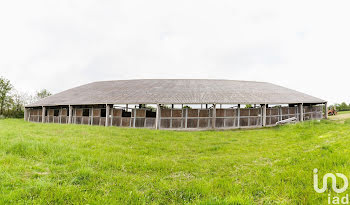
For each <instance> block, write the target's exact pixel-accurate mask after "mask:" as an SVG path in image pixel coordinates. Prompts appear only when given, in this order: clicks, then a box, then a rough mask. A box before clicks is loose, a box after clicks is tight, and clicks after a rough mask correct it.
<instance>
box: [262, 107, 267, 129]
mask: <svg viewBox="0 0 350 205" xmlns="http://www.w3.org/2000/svg"><path fill="white" fill-rule="evenodd" d="M262 126H263V127H265V126H266V104H264V105H263V106H262Z"/></svg>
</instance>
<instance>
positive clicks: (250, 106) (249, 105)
mask: <svg viewBox="0 0 350 205" xmlns="http://www.w3.org/2000/svg"><path fill="white" fill-rule="evenodd" d="M245 108H253V106H252V105H251V104H246V105H245Z"/></svg>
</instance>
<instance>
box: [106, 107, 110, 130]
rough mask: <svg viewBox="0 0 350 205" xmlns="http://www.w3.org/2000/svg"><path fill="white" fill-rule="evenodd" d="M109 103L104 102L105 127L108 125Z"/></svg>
mask: <svg viewBox="0 0 350 205" xmlns="http://www.w3.org/2000/svg"><path fill="white" fill-rule="evenodd" d="M109 109H110V107H109V105H108V104H106V121H105V127H108V120H109Z"/></svg>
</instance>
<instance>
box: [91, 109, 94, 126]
mask: <svg viewBox="0 0 350 205" xmlns="http://www.w3.org/2000/svg"><path fill="white" fill-rule="evenodd" d="M90 111H91V113H90V125H93V124H94V107H93V106H92V108H91V109H90Z"/></svg>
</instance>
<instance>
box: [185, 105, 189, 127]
mask: <svg viewBox="0 0 350 205" xmlns="http://www.w3.org/2000/svg"><path fill="white" fill-rule="evenodd" d="M187 118H188V107H187V108H186V116H185V129H187Z"/></svg>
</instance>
